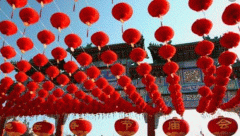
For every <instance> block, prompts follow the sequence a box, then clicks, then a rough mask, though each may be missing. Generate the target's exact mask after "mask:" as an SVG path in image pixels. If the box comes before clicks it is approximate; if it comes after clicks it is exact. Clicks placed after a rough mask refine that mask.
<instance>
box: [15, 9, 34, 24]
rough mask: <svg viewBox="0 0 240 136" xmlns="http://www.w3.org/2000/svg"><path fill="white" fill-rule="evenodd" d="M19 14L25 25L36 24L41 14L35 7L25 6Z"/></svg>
mask: <svg viewBox="0 0 240 136" xmlns="http://www.w3.org/2000/svg"><path fill="white" fill-rule="evenodd" d="M19 16H20V18H21V20H22V21H23V24H24V25H25V26H29V25H32V24H35V23H37V22H38V21H39V15H38V13H37V11H35V10H34V9H33V8H24V9H22V10H21V11H20V12H19Z"/></svg>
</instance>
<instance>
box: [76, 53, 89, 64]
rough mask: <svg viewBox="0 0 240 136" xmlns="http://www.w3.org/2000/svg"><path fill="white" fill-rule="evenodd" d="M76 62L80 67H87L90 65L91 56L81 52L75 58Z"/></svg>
mask: <svg viewBox="0 0 240 136" xmlns="http://www.w3.org/2000/svg"><path fill="white" fill-rule="evenodd" d="M77 62H78V63H79V64H80V65H81V66H88V65H89V64H90V63H92V56H91V55H89V54H87V53H85V52H83V53H80V54H79V55H78V56H77Z"/></svg>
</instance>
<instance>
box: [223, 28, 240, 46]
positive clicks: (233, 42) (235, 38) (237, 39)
mask: <svg viewBox="0 0 240 136" xmlns="http://www.w3.org/2000/svg"><path fill="white" fill-rule="evenodd" d="M239 43H240V35H239V34H238V33H234V32H228V33H225V34H224V35H223V36H222V38H221V40H220V44H221V45H222V46H223V47H225V48H229V49H230V48H233V47H237V46H238V45H239Z"/></svg>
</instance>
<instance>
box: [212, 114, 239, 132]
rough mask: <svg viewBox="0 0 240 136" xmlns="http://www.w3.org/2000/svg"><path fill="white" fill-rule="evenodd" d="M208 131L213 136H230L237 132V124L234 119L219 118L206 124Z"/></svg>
mask: <svg viewBox="0 0 240 136" xmlns="http://www.w3.org/2000/svg"><path fill="white" fill-rule="evenodd" d="M208 129H209V131H210V132H211V133H212V134H214V135H215V136H231V135H233V134H234V133H235V132H236V131H237V129H238V124H237V122H236V121H235V120H234V119H231V118H227V117H223V116H219V117H218V118H216V119H213V120H211V121H209V122H208Z"/></svg>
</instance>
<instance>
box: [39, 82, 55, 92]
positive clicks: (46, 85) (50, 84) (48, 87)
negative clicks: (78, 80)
mask: <svg viewBox="0 0 240 136" xmlns="http://www.w3.org/2000/svg"><path fill="white" fill-rule="evenodd" d="M54 86H55V85H54V84H53V82H51V81H46V82H44V83H43V85H42V87H43V89H45V90H47V91H51V90H52V89H53V88H54Z"/></svg>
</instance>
